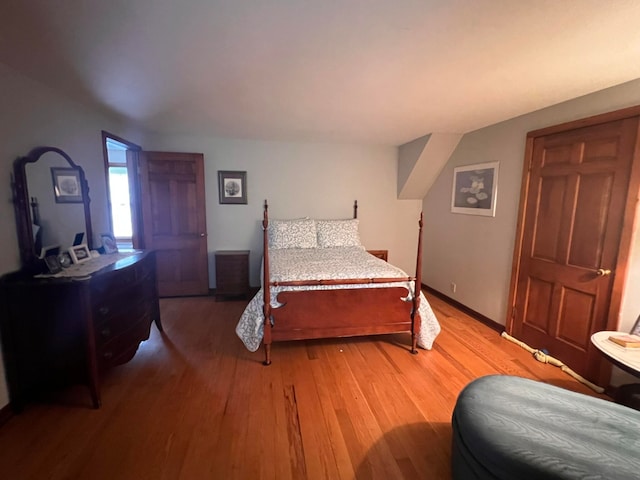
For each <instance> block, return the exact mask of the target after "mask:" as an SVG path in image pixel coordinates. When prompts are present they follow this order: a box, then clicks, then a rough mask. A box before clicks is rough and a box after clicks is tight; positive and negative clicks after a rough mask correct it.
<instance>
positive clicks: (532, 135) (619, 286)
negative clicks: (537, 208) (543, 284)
mask: <svg viewBox="0 0 640 480" xmlns="http://www.w3.org/2000/svg"><path fill="white" fill-rule="evenodd" d="M636 116H640V105H639V106H634V107H629V108H624V109H621V110H616V111H613V112H608V113H603V114H600V115H594V116H592V117H587V118H583V119H580V120H574V121H570V122H566V123H561V124H559V125H554V126H551V127H546V128H541V129H538V130H533V131H531V132H529V133H527V140H526V146H525V154H524V167H523V169H522V182H521V189H520V207H519V210H518V225H517V228H516V239H515V246H514V249H513V260H512V264H511V284H510V287H509V297H508V304H507V319H506V321H505V326H506V331H507V333H512V332H513V328H514V321H515V308H516V298H517V294H518V291H517V290H518V277H519V274H520V260H521V258H522V248H523V239H524V226H525V222H526V220H527V218H526V211H527V198H528V197H529V187H530V181H531V165H532V162H533V144H534V141H535V139H536V138H538V137H544V136H547V135H552V134H556V133H561V132H566V131H570V130H576V129H578V128H582V127H588V126H593V125H598V124H601V123H608V122H612V121H616V120H623V119H625V118H631V117H636ZM639 194H640V132H639V135H638V138H637V139H636V145H635V148H634V152H633V160H632V163H631V171H630V175H629V186H628V190H627V199H626V201H625V206H624V214H623V222H622V232H621V234H620V247H619V249H618V256H617V258H616V263H615V270H614V271H615V276H614V279H613V283H612V287H611V299H610V303H609V309H608V311H607V327H606V328H607V330H617V327H618V325H619V323H620V307H621V304H622V299H623V297H624V293H625V291H624V290H625V284H626V281H627V274H628V258H629V254H630V252H631V246H632V243H633V232H634V229H635V224H636V222H637V221H638V220H639V219H638V218H637V215H636V211H637V210H638V208H637V203H638V200H639ZM639 234H640V233H639ZM610 367H611V364H610V363H609V362H606V361H604V357H603V358H602V359H601V361H600V366H599V367H598V375H597V377H598V378H597V380H598V382H599V383H600V384H602V385H608V384H609V380H610V377H611V368H610Z"/></svg>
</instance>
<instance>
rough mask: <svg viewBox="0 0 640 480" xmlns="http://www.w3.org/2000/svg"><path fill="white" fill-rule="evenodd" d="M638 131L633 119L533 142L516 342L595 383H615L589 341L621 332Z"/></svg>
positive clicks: (540, 136) (535, 137) (538, 135)
mask: <svg viewBox="0 0 640 480" xmlns="http://www.w3.org/2000/svg"><path fill="white" fill-rule="evenodd" d="M582 125H584V122H583V123H582ZM638 125H639V119H638V117H637V116H635V117H628V118H621V119H615V120H611V121H606V122H600V123H596V124H593V125H589V126H584V127H581V128H573V129H568V128H566V127H565V129H564V130H563V129H559V131H558V130H556V131H553V129H549V130H552V131H551V132H548V133H546V132H545V131H542V132H532V134H530V135H529V139H528V140H529V146H528V159H527V166H528V172H526V174H525V181H524V183H523V191H524V192H526V195H525V196H524V197H523V200H524V201H523V205H521V212H520V218H521V221H520V225H519V237H520V241H521V243H520V244H519V245H516V253H517V252H518V247H520V250H519V253H520V254H519V258H518V257H516V261H517V264H516V265H514V271H515V272H516V276H515V278H514V281H515V285H513V284H512V291H513V292H514V294H513V296H512V302H513V303H512V305H513V309H512V324H511V326H512V328H511V330H512V334H513V335H514V336H515V337H516V338H518V339H520V340H522V341H523V342H525V343H527V344H528V345H530V346H531V347H533V348H536V349H546V350H547V351H548V352H549V353H550V354H551V355H552V356H554V357H556V358H558V359H559V360H561V361H562V362H564V363H565V364H566V365H567V366H569V367H570V368H572V369H573V370H575V371H576V372H578V373H580V374H581V375H583V376H584V377H586V378H588V379H589V380H591V381H593V382H596V383H600V382H602V381H603V380H604V381H608V378H606V380H605V377H606V376H607V374H606V373H605V369H604V363H603V361H602V357H601V356H600V355H599V354H598V352H597V351H596V350H595V348H594V347H593V345H591V342H590V338H591V335H592V334H593V333H594V332H597V331H601V330H607V329H614V330H615V328H616V327H617V322H618V312H619V309H620V300H621V292H622V287H623V285H624V277H625V274H624V271H625V269H626V262H627V256H628V253H629V243H630V238H631V233H632V231H631V223H632V219H633V215H634V211H635V202H633V201H631V200H632V199H634V198H635V197H636V195H637V194H638V173H637V168H636V169H635V171H636V173H635V174H634V175H633V176H632V171H634V169H633V168H632V167H633V165H634V161H635V160H636V157H637V156H638V155H637V153H636V143H637V140H638ZM636 163H637V162H636ZM630 219H631V221H630Z"/></svg>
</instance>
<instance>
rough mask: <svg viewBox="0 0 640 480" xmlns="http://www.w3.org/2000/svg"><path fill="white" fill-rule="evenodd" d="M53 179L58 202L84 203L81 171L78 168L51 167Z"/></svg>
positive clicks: (54, 194) (54, 193)
mask: <svg viewBox="0 0 640 480" xmlns="http://www.w3.org/2000/svg"><path fill="white" fill-rule="evenodd" d="M51 179H52V180H53V196H54V197H55V199H56V203H82V187H81V185H80V171H79V170H78V169H77V168H60V167H51Z"/></svg>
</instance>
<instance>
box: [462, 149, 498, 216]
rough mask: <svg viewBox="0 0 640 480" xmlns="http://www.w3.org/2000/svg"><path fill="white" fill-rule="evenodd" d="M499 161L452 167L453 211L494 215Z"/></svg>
mask: <svg viewBox="0 0 640 480" xmlns="http://www.w3.org/2000/svg"><path fill="white" fill-rule="evenodd" d="M499 163H500V162H488V163H477V164H474V165H465V166H462V167H455V168H454V169H453V187H452V191H451V211H452V212H453V213H465V214H467V215H484V216H486V217H495V216H496V197H497V194H498V164H499Z"/></svg>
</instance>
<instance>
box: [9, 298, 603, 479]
mask: <svg viewBox="0 0 640 480" xmlns="http://www.w3.org/2000/svg"><path fill="white" fill-rule="evenodd" d="M427 297H428V298H429V301H430V303H431V304H432V306H433V308H434V311H435V312H436V316H437V317H438V319H439V320H440V323H441V325H442V333H441V334H440V336H439V337H438V338H437V340H436V343H435V346H434V349H433V350H432V351H423V350H421V351H420V353H419V355H417V356H413V355H410V354H409V352H408V346H409V341H410V340H409V337H408V335H388V336H380V337H367V338H356V339H335V340H320V341H309V342H289V343H279V344H275V345H274V347H273V353H272V358H273V364H272V365H271V366H270V367H264V366H263V365H262V364H261V361H262V359H263V352H262V351H260V352H257V353H251V352H248V351H247V350H246V349H245V348H244V346H243V345H242V343H241V342H240V340H239V339H238V338H237V337H236V336H235V333H234V328H235V324H236V321H237V319H238V318H239V316H240V314H241V313H242V311H243V309H244V306H245V304H246V302H244V301H240V302H216V301H215V299H214V298H213V297H200V298H172V299H163V300H162V301H161V308H162V322H163V325H164V327H165V334H164V335H160V333H159V332H158V331H157V330H156V329H155V327H153V328H152V335H151V338H150V340H149V341H147V342H145V343H143V344H142V345H141V347H140V350H139V351H138V353H137V355H136V357H135V358H134V359H133V360H132V361H131V362H130V363H128V364H126V365H123V366H121V367H118V368H116V369H114V370H111V371H110V372H109V373H108V375H107V377H106V378H104V380H103V384H102V397H103V398H102V399H103V407H102V408H101V409H100V410H93V409H91V408H90V399H89V394H88V392H87V391H86V389H85V388H84V387H78V388H73V389H70V390H69V391H66V392H64V393H63V394H61V395H58V396H56V397H52V398H51V399H49V400H48V401H47V402H45V403H38V404H31V405H29V406H28V407H27V408H26V409H25V411H24V412H23V413H21V414H19V415H15V416H13V417H12V418H11V419H10V420H9V421H8V422H7V423H6V424H5V425H4V426H2V427H1V428H0V477H1V478H4V479H11V480H22V479H25V480H26V479H38V480H40V479H63V478H64V479H92V480H99V479H188V480H192V479H259V478H262V479H278V480H280V479H304V478H309V479H321V478H326V479H352V478H358V479H369V478H380V479H396V478H398V479H400V478H406V479H414V478H428V479H446V478H450V465H449V463H450V443H451V427H450V420H451V413H452V410H453V406H454V404H455V400H456V398H457V395H458V393H459V392H460V390H461V389H462V388H463V387H464V386H465V385H466V384H467V383H469V382H470V381H471V380H472V379H474V378H477V377H479V376H482V375H487V374H494V373H504V374H511V375H519V376H523V377H528V378H533V379H538V380H542V381H545V382H549V383H552V384H555V385H558V386H561V387H564V388H567V389H570V390H574V391H578V392H582V393H587V394H591V395H594V394H593V392H592V391H591V390H589V389H588V388H587V387H585V386H583V385H581V384H579V383H578V382H576V381H575V380H573V379H572V378H571V377H569V376H568V375H566V374H564V373H562V372H561V371H560V369H558V368H556V367H553V366H551V365H546V364H542V363H539V362H537V361H535V360H534V359H533V358H532V357H531V356H530V355H529V354H528V353H527V352H526V351H524V350H523V349H521V348H520V347H518V346H516V345H514V344H512V343H510V342H508V341H506V340H504V339H502V338H500V336H499V335H498V334H497V333H496V332H495V331H494V330H492V329H490V328H489V327H487V326H485V325H483V324H481V323H479V322H477V321H475V320H473V319H471V318H470V317H468V316H466V315H465V314H463V313H461V312H460V311H458V310H456V309H455V308H453V307H451V306H450V305H448V304H446V303H444V302H443V301H442V300H439V299H438V298H436V297H433V296H430V295H427Z"/></svg>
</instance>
